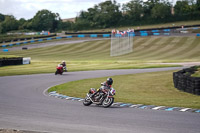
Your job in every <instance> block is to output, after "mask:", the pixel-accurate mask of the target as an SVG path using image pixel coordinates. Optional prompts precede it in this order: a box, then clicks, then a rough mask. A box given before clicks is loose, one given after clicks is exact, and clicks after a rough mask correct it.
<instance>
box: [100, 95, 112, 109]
mask: <svg viewBox="0 0 200 133" xmlns="http://www.w3.org/2000/svg"><path fill="white" fill-rule="evenodd" d="M113 102H114V97H108V98H106V99H104V101H103V103H102V105H103V107H104V108H108V107H110V106H111V105H112V104H113Z"/></svg>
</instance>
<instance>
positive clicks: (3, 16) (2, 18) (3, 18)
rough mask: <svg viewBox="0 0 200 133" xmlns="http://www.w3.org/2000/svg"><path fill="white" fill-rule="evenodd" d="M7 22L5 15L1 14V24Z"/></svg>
mask: <svg viewBox="0 0 200 133" xmlns="http://www.w3.org/2000/svg"><path fill="white" fill-rule="evenodd" d="M4 20H5V15H3V14H1V13H0V22H3V21H4Z"/></svg>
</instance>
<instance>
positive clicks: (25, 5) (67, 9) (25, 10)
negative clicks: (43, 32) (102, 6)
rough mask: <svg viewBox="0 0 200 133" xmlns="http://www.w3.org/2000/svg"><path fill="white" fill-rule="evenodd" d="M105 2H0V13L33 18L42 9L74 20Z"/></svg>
mask: <svg viewBox="0 0 200 133" xmlns="http://www.w3.org/2000/svg"><path fill="white" fill-rule="evenodd" d="M104 1H105V0H0V13H2V14H5V15H13V16H14V17H16V18H17V19H20V18H25V19H26V20H27V19H30V18H33V17H34V15H35V14H36V13H37V12H38V11H39V10H42V9H47V10H49V11H51V12H53V13H59V14H60V17H61V18H62V19H65V18H74V17H76V16H77V14H78V13H79V12H80V11H81V10H84V11H87V9H88V8H90V7H92V8H93V7H94V5H95V4H99V3H100V2H104ZM116 1H117V3H120V4H122V3H127V2H129V1H130V0H116Z"/></svg>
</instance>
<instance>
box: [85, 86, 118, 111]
mask: <svg viewBox="0 0 200 133" xmlns="http://www.w3.org/2000/svg"><path fill="white" fill-rule="evenodd" d="M114 95H115V89H114V88H111V89H102V90H101V91H98V90H96V89H95V88H91V89H90V90H89V93H87V96H86V97H85V99H84V101H83V105H85V106H89V105H91V104H92V103H94V104H96V105H102V106H103V107H104V108H108V107H110V106H111V105H112V104H113V102H114V97H113V96H114Z"/></svg>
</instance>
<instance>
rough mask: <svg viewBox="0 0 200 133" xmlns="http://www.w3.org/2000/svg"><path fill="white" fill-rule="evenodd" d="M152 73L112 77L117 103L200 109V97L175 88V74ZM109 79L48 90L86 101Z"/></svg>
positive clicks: (104, 78) (88, 81)
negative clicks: (89, 92) (90, 91)
mask: <svg viewBox="0 0 200 133" xmlns="http://www.w3.org/2000/svg"><path fill="white" fill-rule="evenodd" d="M173 72H174V71H167V72H152V73H141V74H132V75H122V76H112V78H113V80H114V83H113V87H114V88H115V89H116V96H115V102H124V103H133V104H145V105H157V106H170V107H187V108H197V109H200V97H199V96H196V95H193V94H189V93H185V92H182V91H179V90H177V89H176V88H174V86H173V79H172V73H173ZM106 79H107V77H103V78H96V79H85V80H79V81H72V82H68V83H65V84H61V85H58V86H54V87H52V88H50V89H49V90H48V92H51V91H57V92H58V93H61V94H64V95H67V96H73V97H79V98H84V97H85V96H86V93H87V92H88V90H89V89H90V88H99V87H100V83H101V82H103V81H105V80H106Z"/></svg>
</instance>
